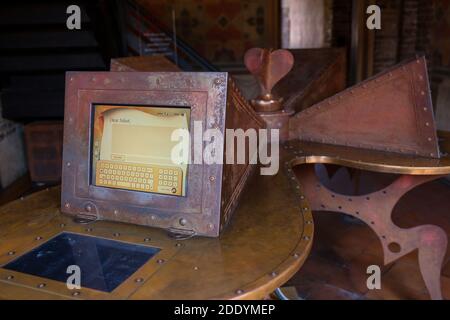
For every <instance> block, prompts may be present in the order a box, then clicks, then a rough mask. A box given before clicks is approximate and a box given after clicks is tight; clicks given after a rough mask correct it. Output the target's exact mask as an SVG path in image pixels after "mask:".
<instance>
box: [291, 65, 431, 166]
mask: <svg viewBox="0 0 450 320" xmlns="http://www.w3.org/2000/svg"><path fill="white" fill-rule="evenodd" d="M290 128H291V136H290V138H291V139H300V140H305V141H314V142H321V143H328V144H334V145H342V146H352V147H357V148H364V149H375V150H381V151H389V152H397V153H402V154H412V155H419V156H425V157H432V158H439V148H438V143H437V139H436V127H435V123H434V117H433V106H432V103H431V96H430V88H429V83H428V75H427V68H426V60H425V58H424V57H420V58H416V59H413V60H409V61H406V62H404V63H401V64H399V65H397V66H395V67H393V68H391V69H389V70H387V71H385V72H382V73H380V74H378V75H376V76H374V77H373V78H370V79H368V80H366V81H363V82H361V83H359V84H357V85H356V86H353V87H350V88H348V89H346V90H344V91H343V92H341V93H338V94H336V95H334V96H332V97H330V98H328V99H325V100H324V101H322V102H320V103H318V104H316V105H314V106H312V107H310V108H308V109H306V110H304V111H302V112H299V113H297V114H296V115H295V116H294V117H293V118H292V119H291V122H290Z"/></svg>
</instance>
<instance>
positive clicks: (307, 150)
mask: <svg viewBox="0 0 450 320" xmlns="http://www.w3.org/2000/svg"><path fill="white" fill-rule="evenodd" d="M286 148H287V149H288V150H291V151H292V152H293V153H294V154H295V155H296V158H295V159H294V160H292V162H291V163H290V165H296V164H297V165H300V166H299V167H298V168H296V169H295V171H296V173H297V176H298V179H299V181H300V183H301V188H302V190H304V194H305V196H306V197H307V199H308V201H309V202H310V204H311V209H312V210H318V211H333V212H343V213H346V214H349V215H352V216H354V217H356V218H359V219H361V220H362V221H364V222H365V223H367V224H368V225H369V226H370V227H371V228H372V229H373V230H374V231H375V233H376V234H377V235H378V237H379V238H380V241H381V243H382V245H383V251H384V262H385V264H388V263H390V262H392V261H394V260H397V259H398V258H400V257H402V256H404V255H405V254H407V253H409V252H411V251H412V250H414V249H418V250H419V266H420V270H421V273H422V276H423V278H424V281H425V284H426V286H427V289H428V291H429V293H430V296H431V298H432V299H442V295H441V289H440V269H441V266H442V262H443V258H444V255H445V252H446V247H447V235H446V233H445V232H444V231H443V230H442V229H441V228H439V227H437V226H433V225H424V226H419V227H415V228H411V229H402V228H400V227H398V226H396V225H395V224H394V223H393V222H392V220H391V213H392V209H393V208H394V206H395V204H396V203H397V202H398V200H399V199H400V198H401V197H402V196H403V195H404V194H405V193H406V192H408V191H409V190H411V189H413V188H414V187H416V186H418V185H420V184H422V183H425V182H427V181H431V180H434V179H438V178H440V177H442V176H444V175H446V174H449V173H450V157H443V158H441V159H434V158H425V157H417V156H409V155H401V154H395V153H388V152H380V151H374V150H364V149H358V148H352V147H342V146H333V145H326V144H320V143H312V142H301V141H291V142H289V144H288V145H286ZM315 163H324V164H337V165H344V166H348V167H350V168H357V169H363V170H370V171H376V172H387V173H400V174H403V175H402V176H400V178H398V179H397V180H396V181H394V182H393V183H392V184H391V185H390V186H388V187H386V188H383V189H382V190H379V191H376V192H372V193H370V194H365V195H358V196H349V195H344V194H339V193H336V192H333V191H331V190H330V189H328V188H327V187H326V186H324V185H323V184H322V182H321V181H320V180H319V178H318V177H317V176H316V173H315V170H314V165H313V164H315ZM308 164H309V165H308Z"/></svg>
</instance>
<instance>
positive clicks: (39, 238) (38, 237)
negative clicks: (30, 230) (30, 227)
mask: <svg viewBox="0 0 450 320" xmlns="http://www.w3.org/2000/svg"><path fill="white" fill-rule="evenodd" d="M34 239H35V240H42V237H41V236H37V237H36V238H34Z"/></svg>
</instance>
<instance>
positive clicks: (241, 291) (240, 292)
mask: <svg viewBox="0 0 450 320" xmlns="http://www.w3.org/2000/svg"><path fill="white" fill-rule="evenodd" d="M243 293H244V290H241V289H238V290H236V294H243Z"/></svg>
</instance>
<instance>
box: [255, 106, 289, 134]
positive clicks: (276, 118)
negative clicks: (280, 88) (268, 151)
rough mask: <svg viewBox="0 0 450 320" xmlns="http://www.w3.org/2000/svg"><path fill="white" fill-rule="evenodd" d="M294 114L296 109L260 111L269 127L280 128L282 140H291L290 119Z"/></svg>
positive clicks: (259, 113)
mask: <svg viewBox="0 0 450 320" xmlns="http://www.w3.org/2000/svg"><path fill="white" fill-rule="evenodd" d="M293 114H294V111H286V110H284V109H282V110H279V111H274V112H258V115H259V116H260V117H261V118H262V119H263V120H264V122H265V123H266V127H267V128H268V129H278V130H279V135H280V142H285V141H288V140H289V120H290V117H291V116H292V115H293Z"/></svg>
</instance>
